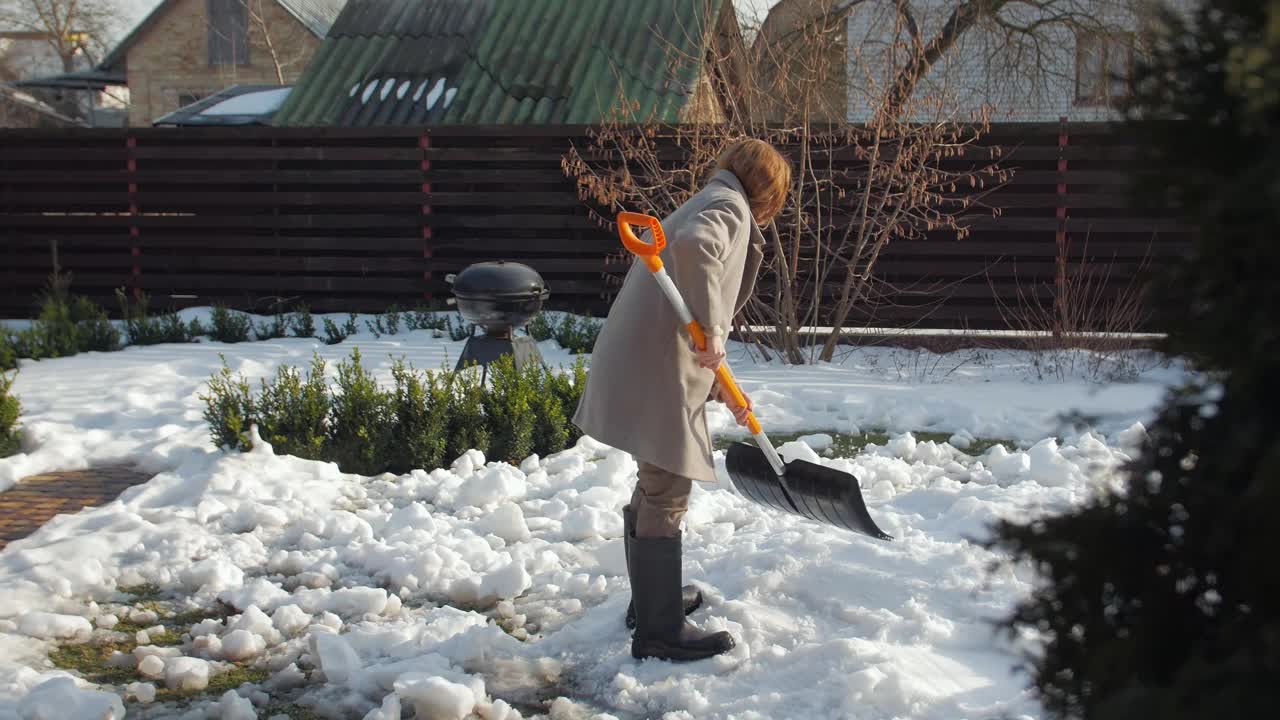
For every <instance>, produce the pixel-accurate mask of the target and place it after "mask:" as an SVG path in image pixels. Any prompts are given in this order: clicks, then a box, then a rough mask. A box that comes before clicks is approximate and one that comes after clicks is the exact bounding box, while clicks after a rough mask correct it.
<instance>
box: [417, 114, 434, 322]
mask: <svg viewBox="0 0 1280 720" xmlns="http://www.w3.org/2000/svg"><path fill="white" fill-rule="evenodd" d="M418 148H419V149H421V150H422V260H423V265H425V267H424V268H423V271H422V280H423V281H424V283H427V284H428V285H427V287H425V288H423V291H422V297H423V299H424V300H426V301H427V303H428V304H430V302H431V296H432V292H431V286H430V284H429V283H430V282H431V179H430V177H431V156H430V155H429V151H430V150H431V136H430V135H429V134H428V133H427V131H426V130H423V132H422V135H420V136H419V137H418Z"/></svg>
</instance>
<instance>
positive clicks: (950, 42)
mask: <svg viewBox="0 0 1280 720" xmlns="http://www.w3.org/2000/svg"><path fill="white" fill-rule="evenodd" d="M787 1H788V0H783V2H787ZM801 1H804V0H801ZM831 1H832V2H833V4H834V6H835V7H837V8H840V9H843V10H845V11H847V12H849V13H852V14H853V15H852V17H854V22H852V23H850V34H851V37H850V42H851V43H856V44H858V45H859V46H860V47H861V48H864V52H863V54H864V56H865V57H864V65H866V66H879V67H880V68H883V69H886V70H889V72H887V73H885V74H884V84H883V85H881V84H880V83H879V82H877V83H876V87H875V89H874V91H873V92H872V93H871V97H870V98H868V99H870V100H871V102H870V103H869V104H870V105H871V106H872V107H871V109H870V111H871V112H873V113H874V112H885V113H889V114H901V113H902V111H903V110H904V109H905V104H906V99H907V98H908V97H910V96H911V95H912V94H913V93H915V92H916V91H917V90H918V89H919V88H920V86H921V85H922V84H928V83H929V82H930V81H931V80H936V79H937V78H938V77H939V76H941V75H944V74H946V72H947V70H948V69H949V68H955V69H956V70H957V74H959V73H965V74H969V75H971V76H975V77H976V78H981V79H983V80H990V79H995V80H997V81H998V83H999V87H994V88H992V87H985V88H969V89H970V90H971V91H983V90H985V91H988V92H989V93H990V94H987V96H986V98H984V99H987V100H989V101H993V100H994V99H993V97H992V96H1004V97H1023V96H1026V95H1027V94H1032V95H1036V96H1039V95H1042V94H1044V93H1045V92H1046V91H1048V90H1050V89H1052V88H1054V87H1062V86H1064V85H1065V86H1066V87H1070V86H1071V84H1072V83H1073V82H1074V80H1075V77H1074V71H1075V62H1076V53H1077V51H1078V48H1079V47H1084V45H1082V44H1081V41H1082V40H1086V39H1088V38H1091V37H1102V38H1108V39H1115V40H1118V41H1122V42H1127V43H1129V48H1128V50H1129V52H1130V53H1131V52H1132V50H1133V43H1134V42H1135V41H1136V40H1137V36H1136V34H1135V28H1136V27H1137V26H1138V24H1139V20H1140V18H1142V17H1143V16H1144V15H1145V14H1146V13H1147V9H1148V6H1149V5H1150V3H1149V2H1148V1H1147V0H831ZM898 27H900V28H902V29H904V30H905V33H906V40H907V41H906V42H901V43H885V42H883V38H884V37H886V36H888V35H891V34H892V33H891V32H890V30H891V29H893V28H898ZM1127 61H1128V58H1127V57H1126V64H1127ZM865 79H866V78H865V77H858V76H856V75H855V76H851V77H850V79H849V81H850V85H851V86H854V85H855V84H856V83H857V82H858V81H861V80H865ZM983 94H986V93H983Z"/></svg>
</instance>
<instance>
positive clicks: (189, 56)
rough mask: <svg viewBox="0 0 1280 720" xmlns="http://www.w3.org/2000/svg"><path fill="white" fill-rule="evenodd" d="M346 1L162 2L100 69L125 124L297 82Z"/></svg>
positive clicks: (141, 122) (148, 121)
mask: <svg viewBox="0 0 1280 720" xmlns="http://www.w3.org/2000/svg"><path fill="white" fill-rule="evenodd" d="M344 3H345V0H161V2H160V3H159V5H157V6H156V7H155V9H153V10H152V11H151V12H150V14H148V15H147V16H146V17H145V18H144V19H143V20H142V22H140V23H139V24H138V25H137V26H136V27H134V29H133V30H132V31H131V32H130V33H129V34H128V35H127V36H126V37H125V38H124V39H123V40H122V41H120V43H119V44H118V45H116V46H115V48H114V49H112V51H111V52H110V53H108V54H107V56H106V57H105V58H104V59H103V60H102V62H101V63H99V64H98V67H97V71H98V72H99V73H101V74H107V75H115V76H119V77H123V78H124V80H125V82H126V83H127V86H128V91H129V124H130V125H144V126H145V125H150V124H151V123H152V121H153V120H154V119H156V118H158V117H160V116H162V115H165V114H167V113H170V112H173V111H175V110H177V109H179V108H181V107H184V106H187V105H190V104H192V103H194V102H197V101H199V100H201V99H203V98H205V97H207V96H209V95H212V94H214V93H215V92H218V91H219V90H222V89H224V88H226V87H228V86H231V85H247V84H257V85H261V84H274V85H287V84H290V83H292V82H293V81H294V80H296V79H297V78H298V76H299V75H301V73H302V71H303V69H304V68H305V67H306V66H307V63H308V62H309V61H310V60H311V56H312V54H313V53H314V52H315V51H316V49H317V48H318V47H319V46H320V41H321V40H322V39H323V38H324V36H325V33H327V32H328V30H329V27H330V25H332V23H333V20H334V19H335V18H336V17H337V16H338V13H339V11H340V10H341V9H342V6H343V4H344Z"/></svg>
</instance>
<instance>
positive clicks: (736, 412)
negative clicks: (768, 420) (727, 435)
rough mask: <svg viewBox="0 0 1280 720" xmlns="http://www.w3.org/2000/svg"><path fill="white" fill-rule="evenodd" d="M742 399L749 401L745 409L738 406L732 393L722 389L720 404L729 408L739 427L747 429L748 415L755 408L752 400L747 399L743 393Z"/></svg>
mask: <svg viewBox="0 0 1280 720" xmlns="http://www.w3.org/2000/svg"><path fill="white" fill-rule="evenodd" d="M742 399H743V400H746V401H747V404H746V406H745V407H743V406H740V405H738V403H737V402H736V401H735V400H734V399H733V394H732V393H730V392H729V391H728V390H725V389H724V388H720V402H722V403H724V404H725V405H728V406H729V410H730V411H731V412H732V413H733V419H734V420H737V421H738V424H739V425H741V426H743V427H746V426H747V414H748V413H750V412H751V411H752V409H753V408H754V407H755V406H754V405H752V404H751V398H749V397H747V394H746V393H742Z"/></svg>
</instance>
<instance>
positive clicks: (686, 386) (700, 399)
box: [573, 170, 764, 482]
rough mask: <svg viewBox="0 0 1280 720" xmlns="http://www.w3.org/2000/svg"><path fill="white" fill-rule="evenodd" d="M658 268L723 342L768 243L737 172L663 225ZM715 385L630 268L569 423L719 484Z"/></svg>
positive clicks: (661, 302) (672, 317)
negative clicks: (711, 408) (711, 400)
mask: <svg viewBox="0 0 1280 720" xmlns="http://www.w3.org/2000/svg"><path fill="white" fill-rule="evenodd" d="M662 229H663V232H664V233H665V234H666V236H667V248H666V249H665V250H663V252H662V262H663V264H664V265H665V266H666V268H667V272H668V273H670V274H671V278H672V280H674V281H675V284H676V287H677V288H679V289H680V294H681V295H683V296H684V300H685V302H686V303H687V304H688V305H689V309H690V311H692V313H693V317H694V318H695V319H696V320H697V321H698V322H699V323H701V324H702V326H703V328H705V329H706V330H707V333H708V334H721V335H724V334H727V332H728V330H729V328H730V327H731V324H732V322H733V318H734V316H735V315H736V314H737V313H738V312H739V311H740V310H741V309H742V307H743V306H744V305H745V304H746V302H747V300H748V299H749V298H750V297H751V292H752V290H753V288H754V287H755V278H756V273H757V272H759V270H760V260H761V258H762V257H763V255H762V247H763V245H764V237H763V236H762V235H761V234H760V229H759V228H758V227H757V226H756V223H755V221H754V220H753V219H752V217H751V210H750V206H749V205H748V204H747V199H746V196H745V194H744V193H743V190H742V184H741V183H739V182H738V178H736V177H735V176H734V175H733V173H730V172H728V171H725V170H720V171H717V172H716V174H715V175H714V176H712V178H711V180H710V182H708V183H707V186H706V187H705V188H703V189H702V191H701V192H699V193H698V194H697V195H694V196H693V197H691V198H689V201H688V202H686V203H685V204H684V205H681V206H680V207H679V208H677V209H676V211H675V212H673V213H672V214H671V215H670V216H669V217H668V218H666V219H665V220H663V221H662ZM714 379H715V376H714V374H713V373H712V372H711V371H710V370H704V369H702V368H700V367H698V364H697V361H696V358H695V356H694V353H693V349H692V348H691V346H690V342H689V339H688V334H687V333H686V332H685V331H684V330H683V328H682V327H681V323H680V320H679V318H678V317H677V316H676V312H675V310H674V309H673V308H672V307H671V303H670V301H668V300H667V298H666V296H665V295H663V294H662V291H661V290H660V289H659V288H658V283H657V281H655V280H654V279H653V277H652V276H651V275H650V273H649V271H648V269H647V268H646V267H645V266H644V264H643V263H639V262H637V263H634V264H633V265H632V267H631V270H630V272H628V273H627V277H626V280H625V281H624V282H623V284H622V290H621V291H620V292H619V293H618V297H617V298H616V299H615V300H614V301H613V306H612V307H611V308H610V309H609V318H608V320H606V321H605V325H604V329H603V330H601V332H600V337H599V339H598V340H596V345H595V350H594V351H593V352H592V355H591V368H590V373H589V374H588V376H587V387H586V390H585V392H584V393H583V396H582V400H581V402H580V403H579V404H578V411H577V413H576V414H575V415H574V417H573V422H574V424H576V425H577V426H578V427H579V428H581V429H582V431H583V432H584V433H586V434H587V435H589V436H591V437H592V438H595V439H596V440H599V441H600V442H602V443H605V444H606V445H611V446H613V447H616V448H618V449H620V450H625V451H627V452H629V453H631V454H632V455H633V456H635V458H636V459H637V460H639V461H644V462H648V463H651V464H653V465H657V466H658V467H660V468H662V469H664V470H668V471H670V472H673V473H676V474H678V475H682V476H684V477H688V478H692V479H694V480H701V481H703V482H715V481H716V477H715V472H714V470H713V466H712V462H711V437H710V434H709V433H708V432H707V419H706V402H707V397H708V395H709V394H710V392H711V386H712V381H713V380H714Z"/></svg>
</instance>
